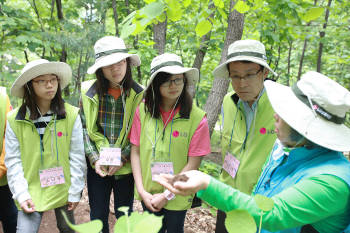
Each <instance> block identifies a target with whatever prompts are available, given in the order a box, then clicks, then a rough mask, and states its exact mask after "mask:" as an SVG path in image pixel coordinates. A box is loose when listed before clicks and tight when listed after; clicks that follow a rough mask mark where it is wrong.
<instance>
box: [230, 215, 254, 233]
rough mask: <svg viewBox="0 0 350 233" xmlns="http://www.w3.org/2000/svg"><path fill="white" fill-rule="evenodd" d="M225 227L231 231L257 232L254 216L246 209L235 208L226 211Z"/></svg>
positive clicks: (238, 232) (236, 232)
mask: <svg viewBox="0 0 350 233" xmlns="http://www.w3.org/2000/svg"><path fill="white" fill-rule="evenodd" d="M226 216H227V217H226V220H225V227H226V229H227V231H228V232H230V233H242V232H244V233H256V230H257V229H256V223H255V220H254V218H253V217H252V216H251V215H250V214H249V213H248V211H246V210H233V211H230V212H228V213H226Z"/></svg>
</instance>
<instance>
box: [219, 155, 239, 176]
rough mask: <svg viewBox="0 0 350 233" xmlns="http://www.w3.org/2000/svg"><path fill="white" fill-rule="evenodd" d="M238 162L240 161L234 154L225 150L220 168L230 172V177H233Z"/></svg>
mask: <svg viewBox="0 0 350 233" xmlns="http://www.w3.org/2000/svg"><path fill="white" fill-rule="evenodd" d="M239 164H240V161H239V160H238V159H237V158H236V157H235V156H234V155H232V154H230V153H228V152H227V154H226V156H225V160H224V165H223V166H222V168H223V169H224V170H225V171H226V172H227V173H228V174H230V176H231V177H232V178H235V176H236V174H237V171H238V167H239Z"/></svg>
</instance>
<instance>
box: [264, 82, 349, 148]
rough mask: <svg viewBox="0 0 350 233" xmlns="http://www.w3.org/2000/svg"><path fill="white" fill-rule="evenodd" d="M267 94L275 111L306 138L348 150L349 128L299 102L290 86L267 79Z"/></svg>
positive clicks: (320, 143) (324, 145)
mask: <svg viewBox="0 0 350 233" xmlns="http://www.w3.org/2000/svg"><path fill="white" fill-rule="evenodd" d="M264 85H265V88H266V92H267V96H268V98H269V100H270V102H271V105H272V108H273V109H274V110H275V112H276V113H277V114H278V115H279V116H280V117H281V118H282V119H283V120H284V121H285V122H286V123H287V124H288V125H290V126H291V127H292V128H293V129H295V130H296V131H298V132H299V133H300V134H301V135H303V136H304V137H305V138H307V139H308V140H310V141H312V142H314V143H316V144H318V145H320V146H323V147H326V148H328V149H331V150H335V151H349V150H350V129H349V128H348V127H346V126H345V125H344V124H335V123H333V122H330V121H327V120H325V119H323V118H322V117H321V116H318V115H316V116H315V114H314V112H313V111H312V110H311V108H309V107H308V106H306V105H305V104H304V103H303V102H301V101H300V100H299V99H298V98H297V97H296V96H295V95H294V93H293V91H292V90H291V88H290V87H287V86H284V85H281V84H278V83H276V82H273V81H270V80H267V81H265V82H264Z"/></svg>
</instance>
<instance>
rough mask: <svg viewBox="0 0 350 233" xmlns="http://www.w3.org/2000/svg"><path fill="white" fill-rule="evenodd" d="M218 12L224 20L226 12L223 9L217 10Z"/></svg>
mask: <svg viewBox="0 0 350 233" xmlns="http://www.w3.org/2000/svg"><path fill="white" fill-rule="evenodd" d="M218 11H219V13H220V15H221V17H222V18H224V19H226V18H227V14H226V12H225V11H224V10H223V9H220V8H218Z"/></svg>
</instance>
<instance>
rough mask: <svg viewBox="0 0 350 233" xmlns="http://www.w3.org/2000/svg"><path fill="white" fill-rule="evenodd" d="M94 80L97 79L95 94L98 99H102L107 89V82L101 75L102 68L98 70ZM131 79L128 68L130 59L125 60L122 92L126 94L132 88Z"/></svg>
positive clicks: (129, 68)
mask: <svg viewBox="0 0 350 233" xmlns="http://www.w3.org/2000/svg"><path fill="white" fill-rule="evenodd" d="M95 74H96V79H97V94H98V96H99V97H102V96H103V95H104V94H106V93H107V92H108V88H109V80H108V79H106V78H105V76H104V75H103V71H102V68H99V69H98V70H97V71H96V73H95ZM132 83H133V79H132V72H131V66H130V58H126V72H125V77H124V79H123V81H122V87H123V91H124V92H127V91H129V90H130V88H131V87H132Z"/></svg>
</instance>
